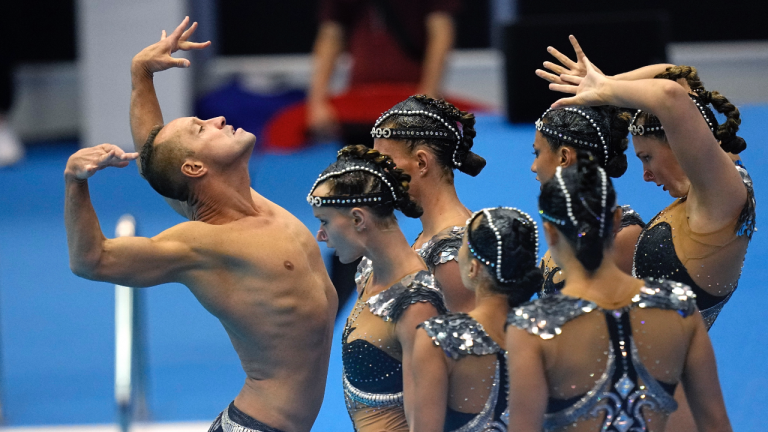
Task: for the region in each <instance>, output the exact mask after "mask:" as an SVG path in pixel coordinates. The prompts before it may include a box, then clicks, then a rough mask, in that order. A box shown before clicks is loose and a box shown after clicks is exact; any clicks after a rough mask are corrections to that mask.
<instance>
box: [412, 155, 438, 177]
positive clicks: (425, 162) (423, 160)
mask: <svg viewBox="0 0 768 432" xmlns="http://www.w3.org/2000/svg"><path fill="white" fill-rule="evenodd" d="M414 156H415V157H416V162H417V163H418V167H419V174H420V175H421V176H424V175H426V174H427V173H428V172H429V168H430V167H431V166H432V164H433V161H434V158H433V157H432V155H431V154H430V153H429V152H427V151H425V150H424V149H419V150H416V152H415V153H414Z"/></svg>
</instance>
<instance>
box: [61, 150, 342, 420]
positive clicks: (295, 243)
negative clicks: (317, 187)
mask: <svg viewBox="0 0 768 432" xmlns="http://www.w3.org/2000/svg"><path fill="white" fill-rule="evenodd" d="M136 157H137V154H136V153H124V152H122V151H121V150H120V149H119V147H116V146H111V145H108V144H103V145H101V146H97V147H92V148H87V149H82V150H80V151H78V152H77V153H75V154H74V155H73V156H72V157H71V158H70V160H69V161H68V163H67V168H66V170H65V183H66V203H65V222H66V227H67V237H68V242H69V249H70V263H71V267H72V270H73V271H74V272H75V273H76V274H78V275H79V276H82V277H85V278H88V279H92V280H99V281H104V282H110V283H116V284H121V285H126V286H134V287H147V286H153V285H159V284H162V283H168V282H180V283H183V284H185V285H186V286H187V287H189V289H190V290H191V292H192V293H193V294H194V295H195V297H196V298H197V299H198V300H199V301H200V303H201V304H202V305H203V306H204V307H205V308H206V309H207V310H208V311H210V312H211V313H212V314H213V315H214V316H216V317H217V318H218V319H219V320H220V321H221V323H222V324H223V325H224V327H225V329H226V331H227V333H228V334H229V337H230V339H231V341H232V344H233V346H234V348H235V349H236V351H237V353H238V355H239V357H240V360H241V362H242V366H243V370H244V371H245V373H246V377H247V378H246V382H245V385H244V386H243V389H242V390H241V392H240V394H239V395H237V398H236V399H235V405H236V406H237V407H238V408H239V409H240V410H242V411H243V412H245V413H246V414H248V415H250V416H251V417H254V418H256V419H258V420H259V421H261V422H263V423H265V424H268V425H270V426H272V427H275V428H278V429H280V430H283V431H286V432H306V431H309V430H310V429H311V426H312V423H313V422H314V420H315V417H316V416H317V413H318V411H319V409H320V405H321V404H322V399H323V393H324V390H325V381H326V374H327V368H328V359H329V356H330V347H331V338H332V333H333V323H334V317H335V314H336V308H337V300H336V294H335V290H334V288H333V286H332V284H331V281H330V279H329V277H328V274H327V273H326V271H325V266H324V264H323V260H322V257H321V254H320V249H319V247H318V245H317V243H316V242H315V240H314V236H313V235H312V234H311V233H310V232H309V230H308V229H307V228H306V227H305V226H304V225H303V224H301V222H299V221H298V220H297V219H296V218H295V217H294V216H292V215H291V214H290V213H288V212H287V211H285V210H284V209H282V208H280V207H279V206H277V205H276V204H274V203H272V202H270V201H268V200H266V199H265V198H263V197H261V196H259V195H258V194H256V193H255V192H253V193H252V195H253V200H254V203H253V204H254V209H255V210H256V211H255V212H254V214H252V215H249V216H245V217H242V218H238V219H236V220H233V221H230V222H227V223H222V224H211V223H205V222H199V221H193V222H184V223H181V224H179V225H176V226H174V227H172V228H170V229H168V230H166V231H164V232H162V233H160V234H159V235H157V236H155V237H153V238H142V237H132V238H127V237H122V238H117V239H106V238H105V237H104V236H103V234H102V232H101V229H100V227H99V224H98V218H97V217H96V213H95V211H94V209H93V206H92V204H91V201H90V197H89V194H88V182H87V178H88V177H90V176H91V175H93V174H94V173H95V172H96V171H98V170H100V169H103V168H106V167H109V166H114V167H124V166H126V165H127V164H128V161H130V160H132V159H135V158H136ZM222 405H225V403H224V401H222Z"/></svg>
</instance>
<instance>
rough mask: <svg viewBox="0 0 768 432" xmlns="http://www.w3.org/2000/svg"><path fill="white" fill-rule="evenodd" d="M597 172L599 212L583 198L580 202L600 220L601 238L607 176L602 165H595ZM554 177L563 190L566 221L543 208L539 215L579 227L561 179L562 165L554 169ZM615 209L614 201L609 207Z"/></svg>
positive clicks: (559, 223)
mask: <svg viewBox="0 0 768 432" xmlns="http://www.w3.org/2000/svg"><path fill="white" fill-rule="evenodd" d="M597 170H598V172H599V173H600V213H599V214H596V213H594V212H593V211H592V209H590V208H589V206H587V203H586V202H584V199H583V198H582V199H581V204H582V205H583V206H584V208H585V209H587V211H588V212H589V213H591V214H592V215H593V216H594V217H595V218H596V219H597V220H598V221H600V230H599V236H600V237H601V238H602V237H603V234H604V232H605V218H606V205H607V204H608V203H607V200H608V176H607V175H606V173H605V170H604V169H603V168H602V167H597ZM555 178H556V179H557V184H558V186H560V190H562V191H563V196H564V197H565V207H566V211H567V214H568V219H569V220H568V221H566V220H563V219H559V218H556V217H554V216H550V215H548V214H546V213H544V210H539V214H540V215H541V217H542V219H545V220H548V221H550V222H552V223H554V224H556V225H561V226H562V225H565V224H566V223H567V222H570V223H571V225H573V226H574V227H575V228H579V221H578V219H576V217H575V216H574V214H573V203H572V199H571V194H570V192H568V188H567V187H566V185H565V181H564V180H563V167H560V166H559V167H557V170H556V171H555ZM615 209H616V204H615V203H614V204H613V206H612V208H611V210H612V211H611V213H613V210H615ZM581 236H582V234H579V237H581Z"/></svg>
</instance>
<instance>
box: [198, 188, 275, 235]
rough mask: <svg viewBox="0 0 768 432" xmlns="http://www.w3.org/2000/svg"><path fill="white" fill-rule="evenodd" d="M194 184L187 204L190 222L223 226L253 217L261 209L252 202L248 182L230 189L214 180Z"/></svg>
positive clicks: (260, 211)
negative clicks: (190, 216) (190, 215)
mask: <svg viewBox="0 0 768 432" xmlns="http://www.w3.org/2000/svg"><path fill="white" fill-rule="evenodd" d="M206 180H207V181H206V182H204V183H203V182H200V184H196V185H195V186H194V188H193V191H192V197H191V198H190V199H189V201H188V204H189V205H190V207H191V208H192V220H194V221H199V222H205V223H208V224H212V225H224V224H226V223H230V222H234V221H237V220H240V219H243V218H245V217H254V216H258V215H259V214H260V213H262V209H261V208H260V207H259V206H258V205H257V204H256V203H255V201H254V200H253V195H252V194H251V192H252V189H251V187H250V182H241V183H242V184H241V185H239V186H238V187H232V186H231V185H229V184H226V183H224V182H221V181H216V180H215V179H206Z"/></svg>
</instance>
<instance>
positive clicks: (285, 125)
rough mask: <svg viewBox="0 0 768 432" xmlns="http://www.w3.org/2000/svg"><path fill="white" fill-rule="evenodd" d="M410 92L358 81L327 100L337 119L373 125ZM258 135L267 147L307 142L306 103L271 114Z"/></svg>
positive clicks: (461, 104)
mask: <svg viewBox="0 0 768 432" xmlns="http://www.w3.org/2000/svg"><path fill="white" fill-rule="evenodd" d="M414 92H415V87H413V86H410V85H403V84H371V85H365V86H362V85H361V86H356V87H354V88H352V89H350V90H349V91H347V92H345V93H342V94H340V95H338V96H335V97H333V98H332V99H331V104H332V105H333V108H334V109H335V110H336V115H337V116H338V119H339V122H340V123H343V124H344V123H349V124H370V125H371V128H373V123H374V122H375V121H376V119H378V118H379V116H380V115H381V114H382V113H383V112H384V111H386V110H388V109H390V108H392V107H393V106H394V105H396V104H397V103H399V102H401V101H404V100H405V99H407V98H408V97H409V96H411V95H413V94H414ZM446 99H447V100H448V101H449V102H451V103H452V104H454V105H455V106H456V107H457V108H459V109H460V110H462V111H470V112H473V113H476V112H483V111H489V108H488V107H485V106H483V105H481V104H477V103H474V102H470V101H467V100H464V99H461V98H454V97H450V96H449V97H447V98H446ZM261 138H262V143H263V145H264V146H265V148H267V149H270V150H282V151H293V150H299V149H301V148H302V147H305V146H307V145H309V144H310V139H309V137H308V134H307V106H306V103H305V102H299V103H296V104H293V105H290V106H288V107H286V108H284V109H282V110H281V111H279V112H278V113H277V114H275V116H274V117H272V119H271V120H270V121H269V122H268V123H267V125H266V127H265V128H264V136H263V137H261Z"/></svg>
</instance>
